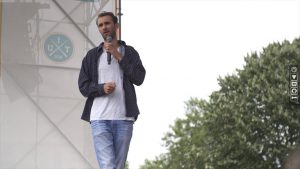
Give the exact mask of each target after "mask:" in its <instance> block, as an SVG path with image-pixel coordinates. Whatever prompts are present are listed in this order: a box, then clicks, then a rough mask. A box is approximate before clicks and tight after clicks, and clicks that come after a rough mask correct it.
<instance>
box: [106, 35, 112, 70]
mask: <svg viewBox="0 0 300 169" xmlns="http://www.w3.org/2000/svg"><path fill="white" fill-rule="evenodd" d="M105 41H106V42H108V43H111V42H112V37H111V36H107V37H106V40H105ZM110 63H111V53H109V52H107V64H109V65H110Z"/></svg>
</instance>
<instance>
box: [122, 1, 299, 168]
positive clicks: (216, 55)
mask: <svg viewBox="0 0 300 169" xmlns="http://www.w3.org/2000/svg"><path fill="white" fill-rule="evenodd" d="M122 13H123V16H122V23H121V24H122V39H123V40H124V41H126V43H127V44H128V45H132V46H133V47H134V48H135V49H136V50H137V51H138V52H139V54H140V57H141V59H142V62H143V65H144V67H145V68H146V72H147V73H146V78H145V81H144V84H143V85H142V86H137V87H136V91H137V96H138V104H139V108H140V112H141V114H140V116H139V119H138V120H137V121H136V122H135V125H134V134H133V138H132V141H131V146H130V150H129V155H128V161H129V167H130V169H138V168H139V166H140V165H142V164H144V160H145V159H149V160H153V159H154V158H155V156H158V155H159V154H161V153H164V152H166V148H165V147H164V146H163V141H162V138H163V137H164V135H165V134H166V133H167V132H169V131H171V129H170V125H173V124H174V121H175V120H176V119H177V118H184V117H185V102H186V101H188V100H189V99H190V98H191V97H197V98H201V99H206V100H207V99H208V98H209V95H210V94H211V93H212V92H213V91H216V90H218V89H219V86H218V81H217V79H218V77H224V76H226V75H231V74H233V73H235V72H236V69H242V68H243V65H244V64H245V62H244V57H245V56H246V55H247V54H250V53H252V52H255V51H257V52H260V51H262V49H263V47H267V45H268V44H269V43H272V42H282V41H284V40H289V41H292V40H293V39H294V38H296V37H300V0H239V1H238V0H210V1H209V0H122Z"/></svg>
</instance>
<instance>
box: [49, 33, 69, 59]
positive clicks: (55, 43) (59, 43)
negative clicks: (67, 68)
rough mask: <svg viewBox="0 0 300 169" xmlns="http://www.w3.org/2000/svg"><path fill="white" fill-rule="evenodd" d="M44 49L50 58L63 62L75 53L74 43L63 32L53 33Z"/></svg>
mask: <svg viewBox="0 0 300 169" xmlns="http://www.w3.org/2000/svg"><path fill="white" fill-rule="evenodd" d="M44 51H45V54H46V55H47V56H48V58H49V59H51V60H53V61H56V62H63V61H65V60H67V59H68V58H70V57H71V55H72V54H73V44H72V42H71V40H70V39H69V38H68V37H67V36H65V35H63V34H52V35H50V36H48V37H47V39H46V40H45V43H44Z"/></svg>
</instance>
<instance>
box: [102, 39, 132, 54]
mask: <svg viewBox="0 0 300 169" xmlns="http://www.w3.org/2000/svg"><path fill="white" fill-rule="evenodd" d="M118 43H119V45H121V46H126V43H125V42H124V41H122V40H118ZM103 44H104V42H102V43H100V45H99V46H98V49H97V50H98V52H99V51H100V50H102V46H103Z"/></svg>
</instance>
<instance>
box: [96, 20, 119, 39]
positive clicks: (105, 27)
mask: <svg viewBox="0 0 300 169" xmlns="http://www.w3.org/2000/svg"><path fill="white" fill-rule="evenodd" d="M117 27H118V25H117V24H114V22H113V20H112V18H111V16H103V17H100V18H98V29H99V32H100V33H101V35H102V37H103V38H104V39H106V38H107V36H111V37H112V38H114V37H115V36H116V30H117Z"/></svg>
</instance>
